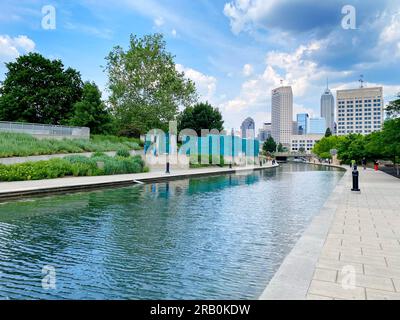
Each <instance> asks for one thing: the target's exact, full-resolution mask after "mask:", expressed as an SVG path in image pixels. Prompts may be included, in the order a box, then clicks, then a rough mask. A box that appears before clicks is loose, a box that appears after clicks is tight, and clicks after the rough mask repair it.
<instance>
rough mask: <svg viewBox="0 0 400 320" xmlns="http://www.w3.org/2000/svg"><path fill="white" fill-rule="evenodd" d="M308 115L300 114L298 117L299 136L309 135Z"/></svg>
mask: <svg viewBox="0 0 400 320" xmlns="http://www.w3.org/2000/svg"><path fill="white" fill-rule="evenodd" d="M309 117H310V116H309V115H308V113H299V114H298V115H297V131H298V134H299V135H302V134H307V133H308V119H309Z"/></svg>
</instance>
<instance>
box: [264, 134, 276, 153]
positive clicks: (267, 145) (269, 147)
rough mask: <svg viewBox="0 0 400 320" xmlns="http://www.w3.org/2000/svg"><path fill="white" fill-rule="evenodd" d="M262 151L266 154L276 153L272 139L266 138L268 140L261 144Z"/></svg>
mask: <svg viewBox="0 0 400 320" xmlns="http://www.w3.org/2000/svg"><path fill="white" fill-rule="evenodd" d="M263 150H264V152H266V153H267V152H268V153H273V152H275V151H276V142H275V140H274V138H272V137H271V136H269V137H268V139H267V140H266V141H265V142H264V144H263Z"/></svg>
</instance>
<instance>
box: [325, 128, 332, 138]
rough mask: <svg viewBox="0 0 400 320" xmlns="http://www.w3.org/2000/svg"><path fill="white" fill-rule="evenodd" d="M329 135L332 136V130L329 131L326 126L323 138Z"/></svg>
mask: <svg viewBox="0 0 400 320" xmlns="http://www.w3.org/2000/svg"><path fill="white" fill-rule="evenodd" d="M330 136H332V131H331V129H330V128H328V129H326V131H325V138H328V137H330Z"/></svg>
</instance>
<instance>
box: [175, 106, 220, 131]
mask: <svg viewBox="0 0 400 320" xmlns="http://www.w3.org/2000/svg"><path fill="white" fill-rule="evenodd" d="M184 129H193V130H194V131H196V133H197V135H198V136H199V137H200V136H201V130H202V129H207V130H212V129H216V130H218V131H219V132H221V131H222V130H223V129H224V121H223V120H222V114H221V112H220V111H219V110H218V108H213V106H211V105H210V104H209V103H208V102H206V103H198V104H196V105H194V106H193V107H186V108H185V110H183V111H182V112H181V114H180V115H179V117H178V130H179V131H182V130H184Z"/></svg>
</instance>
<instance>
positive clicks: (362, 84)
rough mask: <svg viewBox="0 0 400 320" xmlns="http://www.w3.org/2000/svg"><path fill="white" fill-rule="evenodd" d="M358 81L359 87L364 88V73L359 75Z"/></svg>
mask: <svg viewBox="0 0 400 320" xmlns="http://www.w3.org/2000/svg"><path fill="white" fill-rule="evenodd" d="M358 82H360V88H361V89H362V88H364V75H360V80H358Z"/></svg>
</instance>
